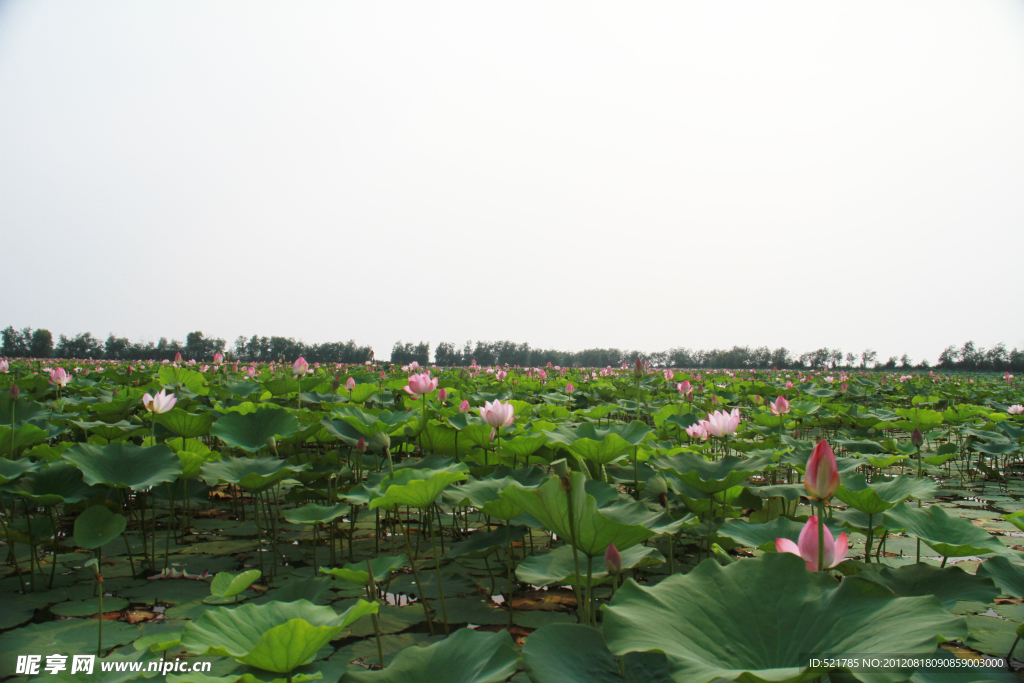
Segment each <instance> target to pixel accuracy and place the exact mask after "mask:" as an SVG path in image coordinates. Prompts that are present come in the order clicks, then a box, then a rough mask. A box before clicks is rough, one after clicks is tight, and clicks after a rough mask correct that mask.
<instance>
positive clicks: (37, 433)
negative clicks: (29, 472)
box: [0, 423, 50, 458]
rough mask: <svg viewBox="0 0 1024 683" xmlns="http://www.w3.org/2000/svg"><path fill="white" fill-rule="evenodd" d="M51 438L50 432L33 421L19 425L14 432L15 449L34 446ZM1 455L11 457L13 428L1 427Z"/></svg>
mask: <svg viewBox="0 0 1024 683" xmlns="http://www.w3.org/2000/svg"><path fill="white" fill-rule="evenodd" d="M48 438H50V434H49V432H47V431H46V430H45V429H43V428H41V427H38V426H36V425H34V424H31V423H25V424H23V425H21V426H19V427H18V428H17V429H16V430H15V432H14V450H15V452H17V451H18V450H20V449H22V448H25V447H26V446H34V445H35V444H37V443H42V442H43V441H46V440H47V439H48ZM0 457H4V458H10V457H11V428H10V427H0Z"/></svg>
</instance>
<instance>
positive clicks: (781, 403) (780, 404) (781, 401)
mask: <svg viewBox="0 0 1024 683" xmlns="http://www.w3.org/2000/svg"><path fill="white" fill-rule="evenodd" d="M768 405H770V406H771V408H772V415H785V414H786V413H788V412H789V401H787V400H786V397H785V396H779V397H778V398H777V399H775V401H774V402H773V403H769V404H768Z"/></svg>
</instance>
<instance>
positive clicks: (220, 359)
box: [213, 353, 224, 365]
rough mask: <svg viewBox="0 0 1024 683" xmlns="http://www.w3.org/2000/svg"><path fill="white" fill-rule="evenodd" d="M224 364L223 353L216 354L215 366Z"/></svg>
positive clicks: (214, 355)
mask: <svg viewBox="0 0 1024 683" xmlns="http://www.w3.org/2000/svg"><path fill="white" fill-rule="evenodd" d="M223 362H224V354H223V353H215V354H213V364H214V365H220V364H221V363H223Z"/></svg>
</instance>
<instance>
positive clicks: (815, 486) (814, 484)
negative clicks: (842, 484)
mask: <svg viewBox="0 0 1024 683" xmlns="http://www.w3.org/2000/svg"><path fill="white" fill-rule="evenodd" d="M804 488H806V489H807V496H808V497H809V498H811V499H812V500H828V499H829V498H831V497H832V496H834V495H835V493H836V491H838V490H839V469H838V467H837V466H836V456H835V453H833V452H832V447H831V446H829V445H828V441H825V439H822V440H821V441H819V442H818V445H817V446H815V447H814V451H813V452H812V453H811V457H810V459H809V460H808V461H807V470H806V472H804Z"/></svg>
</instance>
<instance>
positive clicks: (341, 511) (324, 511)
mask: <svg viewBox="0 0 1024 683" xmlns="http://www.w3.org/2000/svg"><path fill="white" fill-rule="evenodd" d="M350 509H351V508H349V506H348V505H345V504H344V503H338V504H337V505H317V504H316V503H307V504H305V505H303V506H302V507H300V508H296V509H294V510H287V511H285V513H284V518H285V519H286V520H288V521H289V522H291V523H292V524H317V523H320V522H330V521H331V520H332V519H337V518H338V517H344V516H345V514H347V513H348V511H349V510H350Z"/></svg>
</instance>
